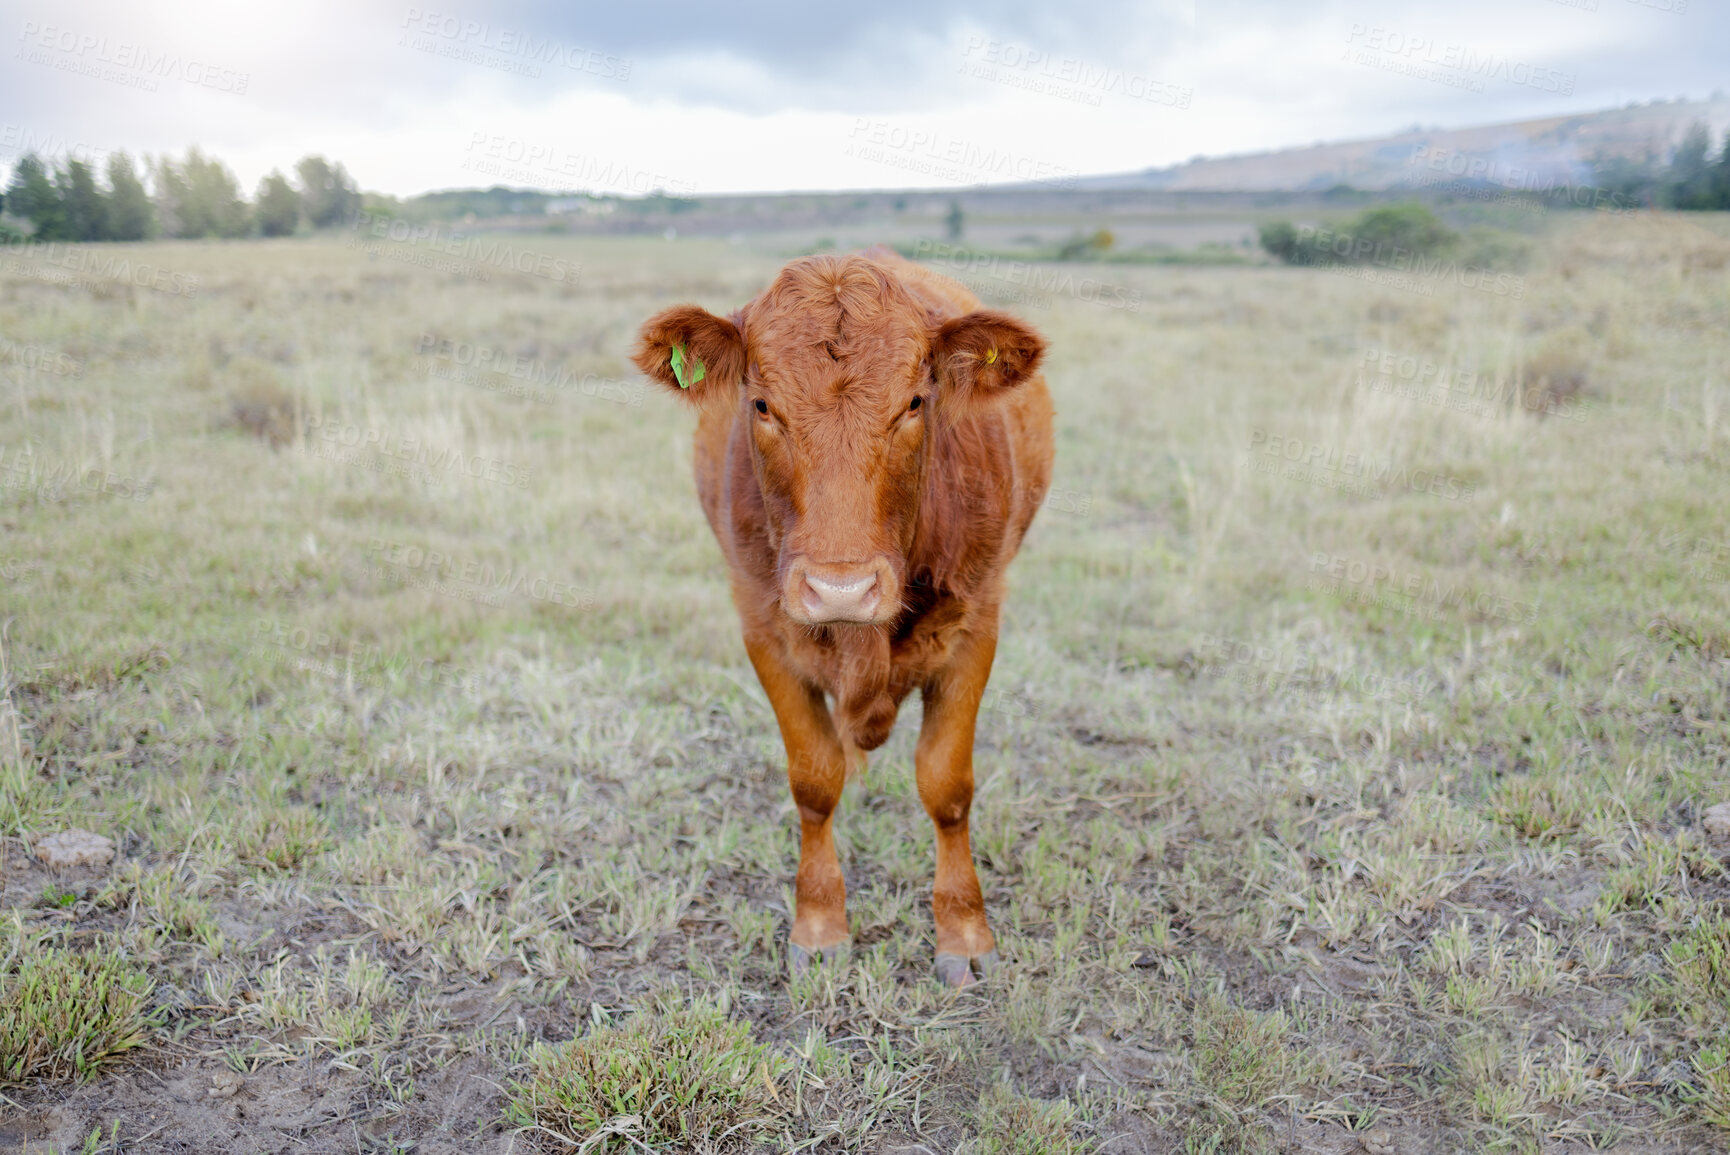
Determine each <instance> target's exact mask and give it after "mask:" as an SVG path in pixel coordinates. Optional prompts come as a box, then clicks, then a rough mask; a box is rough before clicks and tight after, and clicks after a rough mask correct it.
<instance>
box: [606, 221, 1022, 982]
mask: <svg viewBox="0 0 1730 1155" xmlns="http://www.w3.org/2000/svg"><path fill="white" fill-rule="evenodd" d="M675 350H677V352H676V353H675ZM1044 352H1045V342H1044V340H1042V339H1041V338H1040V336H1039V335H1038V334H1037V333H1035V332H1034V331H1033V330H1032V329H1030V328H1028V327H1027V325H1025V324H1024V323H1022V322H1021V321H1019V320H1017V319H1016V318H1014V317H1011V316H1009V315H1007V314H1005V313H998V312H991V311H986V310H981V309H980V308H979V300H978V298H977V297H975V296H974V295H973V294H972V293H970V292H968V291H967V290H966V289H965V288H963V287H962V286H961V285H959V284H957V283H956V282H954V281H952V280H950V279H949V278H947V277H944V276H941V275H939V274H936V273H933V272H930V271H929V270H927V269H924V268H921V267H920V266H918V265H915V264H913V263H912V262H910V261H906V260H904V259H902V258H901V257H900V256H898V255H896V254H895V253H893V252H891V251H889V250H887V249H884V248H881V247H877V248H872V249H870V250H867V251H866V252H865V253H864V254H862V255H858V256H844V257H841V256H816V257H806V258H804V259H802V260H797V261H794V262H793V263H791V264H789V265H788V266H787V267H785V268H784V269H782V270H781V272H780V274H779V275H778V276H776V278H775V280H774V282H773V283H772V284H770V286H769V287H768V288H767V289H766V290H764V291H763V293H762V294H761V295H760V296H758V297H757V298H756V299H755V300H753V301H752V302H750V303H749V304H747V305H746V306H745V307H744V308H742V309H740V310H738V311H737V312H735V313H734V314H732V316H731V317H730V318H727V319H723V318H721V317H717V316H715V315H713V314H712V313H708V312H705V311H704V310H703V309H700V308H698V307H697V306H695V305H680V306H677V307H675V308H671V309H668V310H666V311H665V312H662V313H659V314H657V315H656V316H655V317H653V318H651V319H650V320H649V321H648V322H647V323H646V324H644V326H643V328H642V332H641V341H640V343H639V345H638V347H637V350H636V353H635V354H634V357H633V359H634V360H635V362H636V364H637V366H638V367H639V368H640V369H642V370H643V372H644V373H646V374H648V375H649V376H650V377H652V378H654V379H655V380H656V381H659V382H660V383H661V384H663V385H665V386H667V387H669V388H671V389H673V390H674V391H675V392H678V393H680V394H681V395H683V396H684V397H686V398H687V399H688V400H689V401H690V402H691V403H692V404H694V405H696V406H697V407H698V410H699V413H700V416H699V420H698V425H697V434H696V444H695V453H694V460H695V468H696V475H697V490H698V492H699V494H701V496H702V500H703V511H704V512H705V513H706V514H707V515H708V518H709V525H710V527H711V528H712V529H713V530H714V531H715V537H716V538H717V539H718V540H719V541H720V543H721V550H722V552H723V553H725V554H726V556H727V564H728V569H729V571H730V577H731V582H732V587H733V602H734V604H735V605H736V606H737V607H738V610H739V620H740V624H741V626H742V627H743V630H744V635H745V649H746V651H747V652H748V653H749V654H750V657H751V664H752V665H753V666H755V667H756V669H757V677H758V679H759V680H760V681H761V682H762V683H763V691H764V693H766V694H767V695H768V698H769V702H770V704H771V705H772V706H773V707H774V709H775V717H776V719H777V720H778V721H779V722H780V725H781V738H782V740H783V741H784V742H785V743H786V746H787V779H788V782H789V784H790V785H791V787H792V791H793V800H794V802H795V803H796V804H797V805H798V808H799V874H798V879H797V886H796V894H797V900H798V901H797V909H796V911H795V914H794V918H793V931H792V935H791V943H790V948H789V952H788V953H789V959H790V964H791V966H792V968H793V970H794V971H796V972H797V971H800V970H803V969H804V968H805V967H806V966H808V965H809V964H810V961H811V959H812V957H813V956H817V957H821V956H822V955H823V954H824V953H825V952H836V951H838V950H839V949H841V948H843V947H844V946H845V945H846V944H847V942H848V932H847V908H846V887H845V884H844V883H843V881H842V878H841V864H840V861H839V860H838V859H837V858H836V856H835V843H834V840H833V837H832V835H831V831H830V819H831V816H832V815H833V814H834V811H835V807H836V804H837V803H838V802H839V801H840V799H841V789H842V787H843V785H845V783H846V778H847V772H848V770H849V769H850V768H852V767H854V766H855V765H862V764H863V762H864V755H863V753H862V752H863V751H866V750H874V749H876V748H877V747H878V746H881V745H882V744H883V742H884V741H885V740H887V738H888V737H889V731H890V730H891V729H892V728H893V727H894V725H895V715H896V711H897V710H898V709H899V707H900V704H901V702H902V700H903V699H904V698H906V697H907V695H908V694H909V693H910V692H912V691H913V690H914V689H915V688H917V689H918V690H919V692H920V694H921V697H922V700H923V702H924V722H923V724H922V725H921V728H920V731H919V745H918V751H917V753H916V754H915V756H914V762H915V771H916V774H917V778H918V783H919V797H920V799H921V800H922V801H923V802H924V804H925V810H926V812H927V813H928V814H930V816H931V821H932V823H933V824H934V825H935V826H936V831H937V879H936V885H935V887H934V888H933V893H932V902H931V906H932V912H933V914H934V916H935V918H936V922H937V974H938V977H940V978H941V979H943V980H944V981H945V982H948V983H951V984H953V985H955V986H963V985H966V984H967V983H970V982H972V981H973V978H974V974H975V973H976V972H977V973H978V974H981V975H983V974H985V973H987V972H988V970H989V969H990V967H991V966H992V965H993V964H994V963H995V961H996V957H997V956H996V951H995V942H994V940H993V939H992V936H991V928H990V927H989V926H988V925H987V924H986V920H985V901H984V898H983V896H982V895H981V893H980V890H979V878H978V876H977V875H976V874H975V873H974V870H973V852H972V848H971V846H970V845H969V842H968V833H967V815H968V810H969V809H970V808H971V806H972V803H973V727H974V722H975V719H976V717H977V715H978V712H979V700H980V697H981V695H983V694H984V692H985V683H986V679H988V678H989V677H990V676H991V659H992V655H993V654H994V653H995V652H996V649H997V625H998V617H999V611H1000V608H1001V606H1002V604H1003V595H1004V570H1005V568H1006V567H1007V566H1008V564H1009V560H1010V559H1011V558H1012V557H1014V556H1015V552H1016V550H1017V549H1018V548H1019V547H1020V545H1021V539H1022V536H1023V535H1024V534H1026V532H1027V527H1028V525H1029V524H1030V523H1031V522H1032V521H1033V515H1034V513H1035V512H1036V511H1037V510H1038V509H1039V505H1040V503H1041V502H1042V501H1043V500H1044V497H1045V492H1046V490H1047V488H1048V487H1049V486H1050V482H1051V453H1052V439H1051V416H1052V409H1051V397H1050V394H1048V393H1047V392H1046V388H1045V379H1044V377H1043V376H1042V375H1041V374H1040V373H1039V372H1038V369H1039V362H1040V358H1041V357H1042V356H1043V355H1044ZM825 695H827V697H828V699H829V700H830V701H832V702H833V703H834V707H833V712H831V708H830V706H829V704H828V702H826V701H825Z"/></svg>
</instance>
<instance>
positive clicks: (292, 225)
mask: <svg viewBox="0 0 1730 1155" xmlns="http://www.w3.org/2000/svg"><path fill="white" fill-rule="evenodd" d="M256 215H257V217H258V231H259V232H261V233H263V234H264V235H265V236H267V237H286V236H291V235H292V234H293V233H294V230H295V229H296V228H297V227H298V226H299V225H300V194H299V193H297V192H295V191H294V189H293V188H292V187H291V186H290V185H289V183H288V180H287V178H285V177H284V176H283V175H282V174H281V173H280V172H274V171H273V172H272V173H271V174H270V175H269V176H267V177H265V178H264V179H263V180H262V181H260V182H259V183H258V209H257V214H256Z"/></svg>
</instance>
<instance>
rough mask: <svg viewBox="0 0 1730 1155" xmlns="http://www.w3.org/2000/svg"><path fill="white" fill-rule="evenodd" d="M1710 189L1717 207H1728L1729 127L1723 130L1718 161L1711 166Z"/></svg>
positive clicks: (1729, 207)
mask: <svg viewBox="0 0 1730 1155" xmlns="http://www.w3.org/2000/svg"><path fill="white" fill-rule="evenodd" d="M1712 190H1713V193H1714V194H1715V197H1714V199H1715V200H1716V201H1717V207H1718V208H1720V209H1730V128H1727V129H1725V130H1724V147H1723V148H1722V149H1720V150H1719V151H1718V163H1717V164H1715V165H1713V166H1712Z"/></svg>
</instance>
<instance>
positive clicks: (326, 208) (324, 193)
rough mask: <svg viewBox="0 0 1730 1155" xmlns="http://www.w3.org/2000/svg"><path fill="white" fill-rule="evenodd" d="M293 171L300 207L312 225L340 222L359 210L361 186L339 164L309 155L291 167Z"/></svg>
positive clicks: (338, 223)
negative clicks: (296, 179) (297, 186)
mask: <svg viewBox="0 0 1730 1155" xmlns="http://www.w3.org/2000/svg"><path fill="white" fill-rule="evenodd" d="M294 173H295V176H297V177H298V178H300V202H301V208H302V210H303V211H304V212H305V213H306V219H307V222H308V223H309V224H311V225H312V227H313V228H315V229H323V228H330V227H331V226H333V225H340V224H342V223H344V222H345V221H348V220H350V219H351V218H352V217H353V216H354V215H355V214H356V213H358V212H359V211H360V205H361V198H360V189H359V188H358V187H356V185H355V183H354V180H353V178H351V177H350V176H349V175H348V172H347V171H346V170H344V168H343V167H342V165H340V164H335V165H333V164H331V163H330V162H329V161H327V160H325V159H324V158H323V157H322V156H309V157H304V158H302V159H301V161H300V163H299V164H297V165H295V166H294Z"/></svg>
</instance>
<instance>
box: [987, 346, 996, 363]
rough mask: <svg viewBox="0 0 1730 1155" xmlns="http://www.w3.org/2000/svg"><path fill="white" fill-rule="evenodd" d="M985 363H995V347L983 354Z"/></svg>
mask: <svg viewBox="0 0 1730 1155" xmlns="http://www.w3.org/2000/svg"><path fill="white" fill-rule="evenodd" d="M985 363H986V364H987V365H994V364H996V363H997V350H996V349H993V350H991V352H989V353H987V354H985Z"/></svg>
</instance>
